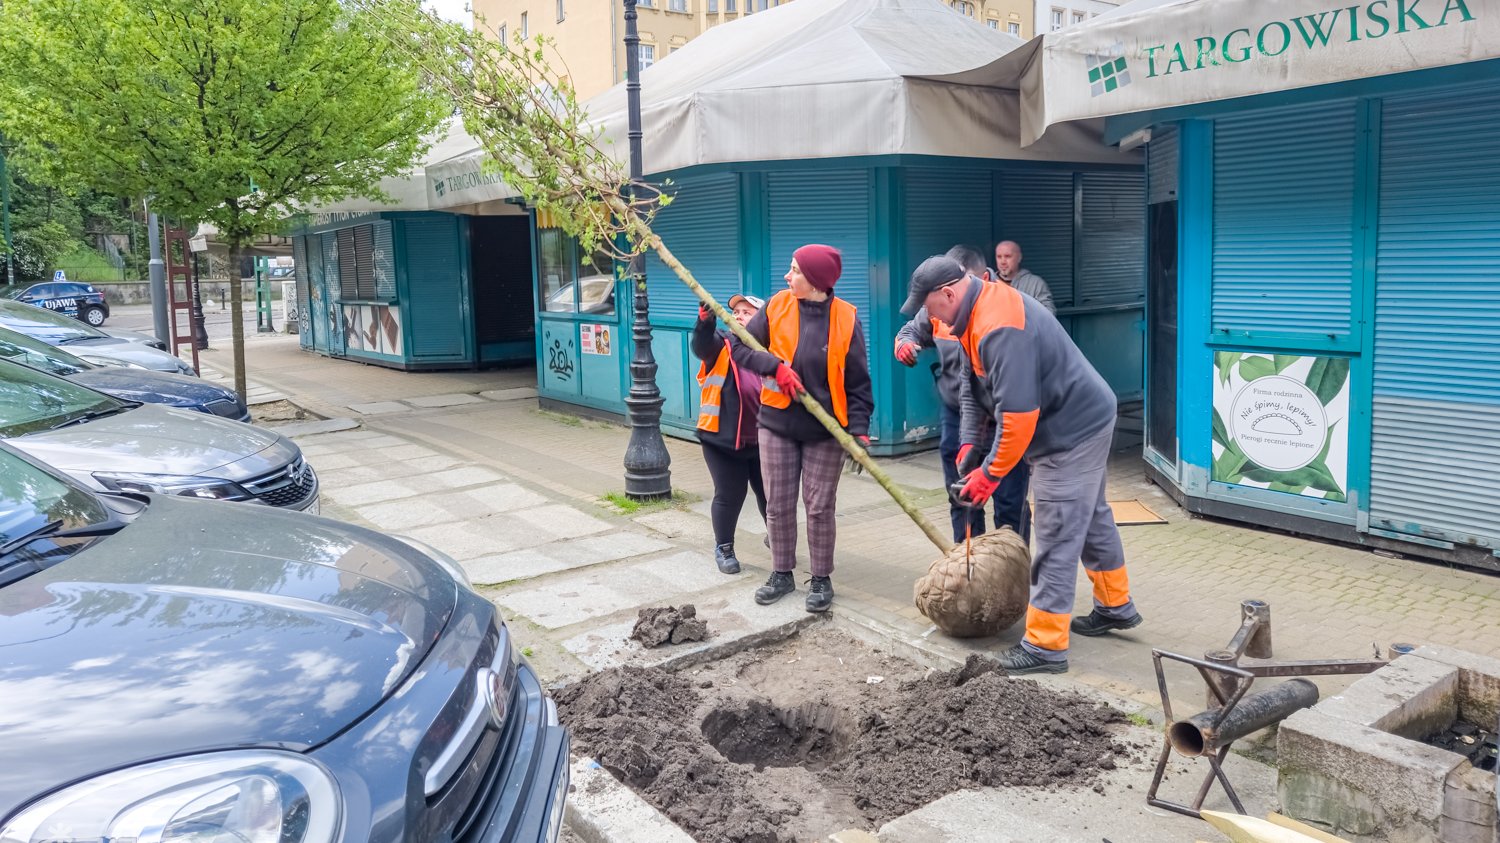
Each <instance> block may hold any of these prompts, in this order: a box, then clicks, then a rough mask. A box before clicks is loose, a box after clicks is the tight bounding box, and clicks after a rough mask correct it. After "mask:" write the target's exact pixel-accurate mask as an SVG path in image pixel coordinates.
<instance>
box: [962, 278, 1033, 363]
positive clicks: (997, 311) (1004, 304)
mask: <svg viewBox="0 0 1500 843" xmlns="http://www.w3.org/2000/svg"><path fill="white" fill-rule="evenodd" d="M1025 327H1026V305H1025V304H1024V303H1022V300H1021V294H1020V293H1018V292H1016V291H1015V288H1013V287H1011V286H1010V285H1009V284H981V285H980V289H979V297H978V298H976V299H975V300H974V310H973V311H972V312H971V313H970V314H969V324H968V325H967V326H965V328H964V333H963V336H961V337H958V341H959V342H960V343H962V344H963V347H964V351H965V352H967V353H968V355H969V362H970V363H972V364H973V365H974V374H976V375H978V376H979V377H984V375H985V371H984V361H983V360H980V359H979V341H980V340H982V339H984V338H985V336H986V335H987V334H989V333H990V332H991V331H998V330H1000V329H1001V328H1025Z"/></svg>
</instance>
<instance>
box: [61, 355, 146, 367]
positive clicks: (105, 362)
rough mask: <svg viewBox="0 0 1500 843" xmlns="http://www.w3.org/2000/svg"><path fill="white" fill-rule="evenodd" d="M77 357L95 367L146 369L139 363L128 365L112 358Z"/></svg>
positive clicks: (126, 362) (123, 361) (128, 363)
mask: <svg viewBox="0 0 1500 843" xmlns="http://www.w3.org/2000/svg"><path fill="white" fill-rule="evenodd" d="M78 356H79V357H81V358H83V359H84V360H87V361H88V362H90V363H93V364H94V365H95V366H111V367H117V368H121V369H145V368H146V367H145V366H142V365H141V364H139V363H130V362H128V361H125V360H116V359H114V358H112V357H95V356H94V355H92V354H80V355H78Z"/></svg>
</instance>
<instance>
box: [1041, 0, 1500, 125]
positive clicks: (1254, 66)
mask: <svg viewBox="0 0 1500 843" xmlns="http://www.w3.org/2000/svg"><path fill="white" fill-rule="evenodd" d="M1037 51H1040V53H1041V55H1040V56H1039V57H1038V56H1037V55H1036V53H1037ZM1017 52H1018V53H1020V52H1023V51H1021V50H1018V51H1017ZM1027 52H1029V53H1030V56H1029V57H1027V58H1025V59H1021V58H1016V59H1013V61H1022V60H1024V61H1026V62H1027V64H1026V67H1025V70H1024V72H1023V76H1022V80H1021V83H1020V89H1021V90H1022V92H1023V94H1024V96H1023V104H1022V120H1021V132H1022V139H1021V140H1022V143H1023V144H1030V143H1032V142H1034V141H1035V140H1036V139H1037V138H1038V137H1040V136H1041V134H1042V132H1044V131H1046V129H1047V127H1048V126H1051V125H1053V124H1055V123H1060V122H1065V121H1069V120H1078V119H1084V118H1091V117H1107V116H1110V115H1115V114H1130V113H1134V112H1142V111H1150V110H1153V109H1160V108H1170V107H1175V106H1182V105H1191V104H1195V103H1202V102H1211V101H1214V100H1221V99H1228V98H1231V97H1240V96H1249V95H1253V94H1263V93H1268V92H1272V91H1279V90H1288V89H1293V88H1302V87H1308V86H1312V85H1322V84H1327V83H1331V82H1342V81H1348V80H1352V79H1361V78H1366V77H1370V76H1381V75H1385V74H1390V73H1400V72H1404V71H1410V70H1421V69H1424V68H1430V67H1440V66H1444V65H1451V64H1462V63H1465V62H1471V61H1480V60H1484V59H1489V58H1496V57H1500V0H1362V2H1345V3H1344V4H1342V5H1338V0H1137V2H1134V3H1129V4H1127V5H1125V6H1122V7H1120V8H1119V9H1118V10H1117V11H1114V12H1110V13H1108V14H1105V15H1101V16H1100V17H1098V18H1095V19H1093V20H1090V21H1088V22H1087V23H1083V24H1078V25H1076V26H1072V27H1069V28H1067V29H1064V30H1062V31H1060V32H1056V33H1049V34H1047V35H1045V36H1043V37H1042V38H1041V39H1040V45H1039V46H1032V49H1031V50H1029V51H1027ZM1038 58H1039V59H1040V60H1038Z"/></svg>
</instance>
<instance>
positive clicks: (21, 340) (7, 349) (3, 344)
mask: <svg viewBox="0 0 1500 843" xmlns="http://www.w3.org/2000/svg"><path fill="white" fill-rule="evenodd" d="M0 357H4V358H6V359H9V360H14V361H16V362H17V363H25V364H26V365H28V366H30V367H32V368H33V369H41V370H42V371H44V372H48V373H50V374H54V375H57V376H58V377H67V376H68V375H76V374H78V373H79V372H84V371H87V370H89V369H95V368H98V367H97V366H95V365H94V364H93V363H89V362H88V361H86V360H83V359H81V358H79V357H75V356H74V355H72V354H69V353H68V352H66V351H63V350H62V349H60V348H58V347H57V346H55V345H48V344H46V343H44V342H42V341H41V340H35V339H32V338H31V337H28V336H26V335H25V334H18V333H16V332H15V331H11V330H8V329H6V328H0Z"/></svg>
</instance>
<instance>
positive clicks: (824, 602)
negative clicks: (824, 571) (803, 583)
mask: <svg viewBox="0 0 1500 843" xmlns="http://www.w3.org/2000/svg"><path fill="white" fill-rule="evenodd" d="M832 605H833V580H831V579H829V578H828V577H813V578H812V581H811V582H809V583H808V585H807V611H809V612H826V611H828V607H829V606H832Z"/></svg>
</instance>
